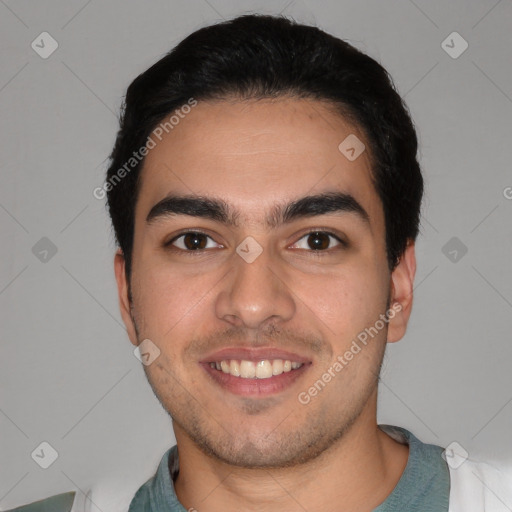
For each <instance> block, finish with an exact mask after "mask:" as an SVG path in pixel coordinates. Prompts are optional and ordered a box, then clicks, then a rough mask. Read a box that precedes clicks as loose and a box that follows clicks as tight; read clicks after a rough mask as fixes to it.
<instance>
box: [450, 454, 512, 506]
mask: <svg viewBox="0 0 512 512" xmlns="http://www.w3.org/2000/svg"><path fill="white" fill-rule="evenodd" d="M448 466H449V469H450V510H449V512H471V511H473V510H474V511H477V510H478V511H481V510H492V511H493V512H502V511H503V512H509V511H510V510H512V460H510V461H498V460H489V461H484V460H479V459H476V460H475V459H467V460H465V461H464V462H463V463H462V464H460V465H451V464H448Z"/></svg>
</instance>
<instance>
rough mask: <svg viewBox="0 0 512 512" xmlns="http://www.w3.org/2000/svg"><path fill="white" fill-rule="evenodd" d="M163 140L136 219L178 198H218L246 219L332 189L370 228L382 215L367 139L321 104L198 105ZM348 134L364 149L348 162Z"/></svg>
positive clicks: (144, 180)
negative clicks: (353, 202)
mask: <svg viewBox="0 0 512 512" xmlns="http://www.w3.org/2000/svg"><path fill="white" fill-rule="evenodd" d="M354 136H355V137H357V139H354ZM160 137H161V140H157V139H155V138H154V137H153V139H154V140H155V143H156V145H155V147H154V148H153V149H151V150H150V151H149V152H148V154H147V156H146V158H145V161H144V166H143V170H142V173H141V187H140V192H139V197H138V202H137V216H141V217H142V216H144V217H145V216H146V215H147V213H148V212H149V211H150V209H151V207H152V206H153V205H154V204H156V203H157V202H158V201H160V200H162V199H163V198H164V197H166V196H167V195H169V194H174V195H175V194H183V195H201V196H210V197H216V198H221V199H222V200H224V201H226V202H227V203H229V204H231V205H233V207H234V208H235V209H236V210H237V211H240V212H241V214H242V218H241V220H242V221H244V220H246V221H248V222H250V221H254V220H255V219H254V218H253V217H254V216H256V215H257V214H258V213H260V212H261V214H262V215H263V214H264V213H265V209H269V208H272V206H273V205H275V204H276V203H282V202H284V201H292V200H294V199H296V198H298V197H302V196H305V195H312V194H318V193H322V192H325V191H333V190H339V191H342V192H344V193H347V194H351V195H353V196H354V197H355V198H356V199H357V200H358V201H359V202H360V203H361V204H363V206H364V208H365V209H366V211H367V212H368V213H369V216H370V220H371V222H372V224H373V223H375V222H377V223H378V222H379V217H381V216H382V210H381V204H380V200H379V198H378V196H377V194H376V191H375V189H374V186H373V183H372V180H371V174H370V169H371V161H370V155H369V151H368V144H366V142H365V138H364V135H363V134H362V132H361V131H360V130H359V129H358V127H356V126H354V125H352V124H350V123H349V122H348V121H347V120H345V119H343V118H342V117H341V116H340V115H339V114H337V113H334V112H333V110H332V108H331V109H330V108H328V107H327V106H326V105H325V104H323V103H322V102H319V101H315V100H306V99H292V98H280V99H278V100H250V101H234V100H233V101H216V102H198V104H197V105H196V106H195V107H194V108H192V109H191V111H190V112H189V113H188V114H186V115H184V116H183V117H182V118H180V121H179V123H178V124H175V125H173V127H172V129H169V130H168V133H166V132H165V131H164V133H163V134H162V135H161V136H160ZM347 137H351V138H349V139H348V140H350V141H354V140H355V141H356V143H357V140H359V141H360V142H361V143H364V144H365V146H366V148H367V149H366V150H365V151H363V152H362V154H361V155H360V156H359V157H357V158H356V159H355V160H353V161H351V160H350V159H349V158H347V156H346V154H345V153H343V152H342V151H340V149H339V146H340V143H342V142H343V141H344V140H345V139H346V138H347ZM352 145H353V144H352ZM356 149H359V148H356ZM349 154H350V153H349ZM244 215H246V216H247V218H245V219H244Z"/></svg>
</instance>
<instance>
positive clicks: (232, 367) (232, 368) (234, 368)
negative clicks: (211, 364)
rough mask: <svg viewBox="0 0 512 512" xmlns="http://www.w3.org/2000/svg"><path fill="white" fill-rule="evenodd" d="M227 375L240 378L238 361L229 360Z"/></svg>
mask: <svg viewBox="0 0 512 512" xmlns="http://www.w3.org/2000/svg"><path fill="white" fill-rule="evenodd" d="M229 373H231V375H234V376H235V377H240V364H239V363H238V361H235V360H234V359H232V360H231V363H230V364H229Z"/></svg>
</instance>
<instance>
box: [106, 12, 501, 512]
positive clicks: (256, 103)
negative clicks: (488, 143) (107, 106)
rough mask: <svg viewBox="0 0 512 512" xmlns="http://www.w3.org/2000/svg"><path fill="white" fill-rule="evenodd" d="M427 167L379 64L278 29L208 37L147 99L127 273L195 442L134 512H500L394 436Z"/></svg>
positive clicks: (123, 169)
mask: <svg viewBox="0 0 512 512" xmlns="http://www.w3.org/2000/svg"><path fill="white" fill-rule="evenodd" d="M416 153H417V138H416V134H415V130H414V127H413V124H412V121H411V119H410V117H409V115H408V112H407V109H406V107H405V105H404V104H403V102H402V100H401V99H400V97H399V95H398V94H397V93H396V91H395V89H394V87H393V84H392V82H391V79H390V78H389V76H388V74H387V73H386V71H385V70H384V69H383V68H382V67H381V66H380V65H379V64H378V63H377V62H375V61H374V60H373V59H371V58H370V57H368V56H366V55H364V54H363V53H361V52H359V51H358V50H356V49H355V48H353V47H352V46H350V45H349V44H347V43H346V42H344V41H341V40H339V39H336V38H334V37H332V36H330V35H328V34H326V33H324V32H322V31H321V30H319V29H317V28H314V27H307V26H303V25H299V24H296V23H294V22H291V21H288V20H286V19H283V18H279V17H268V16H257V15H250V16H242V17H239V18H236V19H234V20H231V21H228V22H225V23H221V24H217V25H213V26H210V27H206V28H203V29H201V30H198V31H197V32H195V33H193V34H191V35H190V36H189V37H187V38H186V39H185V40H184V41H183V42H181V43H180V44H179V45H178V46H177V47H176V48H175V49H174V50H173V51H171V52H170V53H169V54H168V55H166V56H165V57H164V58H162V59H161V60H160V61H159V62H157V63H156V64H155V65H153V66H152V67H151V68H150V69H148V70H147V71H146V72H144V73H143V74H141V75H140V76H139V77H137V79H136V80H135V81H134V82H133V83H132V84H131V85H130V87H129V89H128V91H127V95H126V100H125V107H124V111H123V117H122V119H121V127H120V130H119V133H118V137H117V140H116V144H115V147H114V150H113V152H112V155H111V163H110V167H109V170H108V174H107V181H106V183H105V187H104V189H105V191H106V192H107V193H108V205H109V211H110V214H111V217H112V222H113V226H114V230H115V234H116V238H117V242H118V245H119V250H118V252H117V253H116V256H115V274H116V279H117V284H118V291H119V301H120V306H121V313H122V317H123V320H124V323H125V325H126V328H127V331H128V335H129V338H130V340H131V342H132V343H133V344H134V345H135V346H138V347H139V352H140V356H141V360H142V362H143V363H144V369H145V372H146V375H147V378H148V381H149V383H150V385H151V387H152V389H153V391H154V393H155V394H156V396H157V397H158V399H159V400H160V402H161V403H162V405H163V407H164V408H165V409H166V411H167V412H168V413H169V414H170V416H171V418H172V422H173V428H174V432H175V436H176V442H177V446H175V447H172V448H170V449H169V450H168V451H167V452H166V453H165V454H164V456H163V457H162V460H161V463H160V465H159V467H158V469H157V472H156V474H155V476H154V477H153V478H152V479H150V480H149V481H148V482H147V483H146V484H144V485H143V486H142V487H141V488H140V489H139V490H138V492H137V493H136V495H135V496H134V497H133V500H132V501H131V505H130V509H129V510H130V512H139V511H163V510H166V511H183V510H197V511H199V512H202V511H208V512H216V511H226V510H233V511H235V510H236V511H238V510H247V511H253V510H254V511H256V510H258V511H266V510H280V511H296V510H323V511H339V510H343V511H355V510H357V511H364V510H367V511H371V510H377V511H379V512H382V511H396V510H408V511H409V512H410V511H413V510H422V511H425V510H431V511H446V510H448V508H449V506H450V510H470V508H469V507H470V506H475V507H477V508H476V510H483V508H482V507H481V505H482V504H483V503H484V502H483V501H480V502H478V501H477V500H483V497H482V496H483V494H482V495H480V494H479V495H478V496H477V497H473V498H471V500H470V501H469V503H468V502H464V503H463V502H462V500H463V499H468V498H467V497H468V496H469V495H468V494H467V493H466V492H465V490H464V489H465V488H464V487H463V485H466V486H468V483H467V482H468V479H467V478H469V477H466V479H465V480H464V481H465V482H466V484H463V483H461V479H460V478H458V477H457V476H456V475H457V474H456V473H455V470H454V469H453V468H452V467H451V466H449V464H448V463H447V462H446V460H445V459H446V457H444V458H443V457H442V453H443V449H442V448H441V447H439V446H434V445H428V444H424V443H422V442H421V441H420V440H419V439H417V438H416V437H415V436H414V435H413V434H412V433H411V432H409V431H407V430H406V429H403V428H400V427H392V426H387V425H377V422H376V410H377V386H378V379H379V372H380V368H381V364H382V360H383V356H384V352H385V347H386V343H393V342H396V341H398V340H400V339H401V338H402V337H403V336H404V334H405V331H406V327H407V323H408V320H409V317H410V314H411V309H412V300H413V294H412V290H413V282H414V275H415V270H416V260H415V252H414V247H415V246H414V242H415V239H416V236H417V234H418V225H419V219H420V205H421V199H422V193H423V180H422V176H421V171H420V167H419V164H418V161H417V157H416ZM178 454H179V458H178ZM452 455H453V454H452ZM466 464H469V462H466ZM466 467H468V466H466ZM469 472H470V471H469V470H468V474H469ZM475 474H476V473H475ZM457 478H458V479H457ZM461 485H462V487H461ZM472 488H474V487H472ZM485 503H486V504H487V510H490V508H489V503H490V502H489V501H486V502H485ZM456 507H459V508H456ZM478 507H480V508H478ZM493 510H494V509H493ZM496 510H497V509H496ZM504 510H505V509H504Z"/></svg>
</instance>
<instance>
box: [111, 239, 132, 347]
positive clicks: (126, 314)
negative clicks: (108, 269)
mask: <svg viewBox="0 0 512 512" xmlns="http://www.w3.org/2000/svg"><path fill="white" fill-rule="evenodd" d="M114 271H115V274H116V281H117V293H118V297H119V309H120V311H121V317H122V318H123V322H124V325H125V326H126V332H127V333H128V337H129V338H130V341H131V342H132V344H133V345H135V346H137V345H138V341H137V333H136V330H135V324H134V322H133V317H132V313H131V303H130V298H129V297H128V281H127V280H126V262H125V259H124V254H123V251H121V249H118V250H117V252H116V255H115V256H114Z"/></svg>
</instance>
